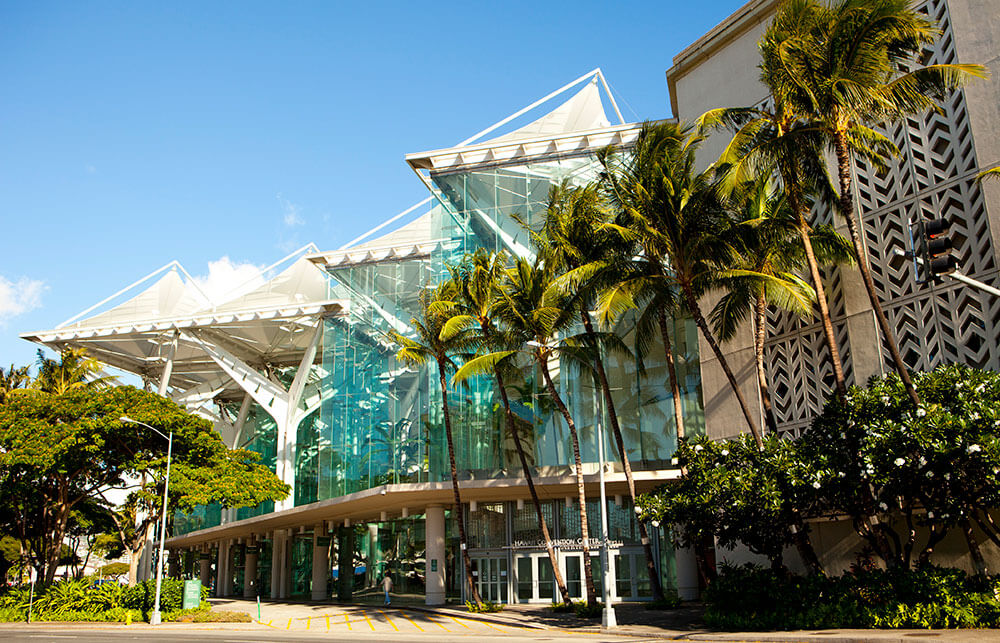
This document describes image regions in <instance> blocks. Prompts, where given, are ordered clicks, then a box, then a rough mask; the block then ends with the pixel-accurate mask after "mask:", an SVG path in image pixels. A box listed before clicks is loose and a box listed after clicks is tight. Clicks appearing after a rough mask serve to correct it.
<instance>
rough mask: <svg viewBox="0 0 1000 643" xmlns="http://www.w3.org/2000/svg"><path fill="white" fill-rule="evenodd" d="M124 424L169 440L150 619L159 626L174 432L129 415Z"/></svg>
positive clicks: (123, 418) (125, 417)
mask: <svg viewBox="0 0 1000 643" xmlns="http://www.w3.org/2000/svg"><path fill="white" fill-rule="evenodd" d="M121 421H122V422H128V423H130V424H138V425H139V426H144V427H146V428H147V429H149V430H151V431H155V432H156V433H158V434H160V435H161V436H162V437H164V438H166V439H167V475H166V477H165V478H164V480H163V506H162V508H161V511H162V513H163V521H162V522H161V524H160V554H159V555H158V556H157V557H156V596H155V597H154V599H153V613H152V614H151V615H150V617H149V624H150V625H159V624H160V622H161V618H160V587H161V586H162V585H163V543H164V540H166V536H167V491H168V489H169V488H170V457H171V456H172V455H173V451H174V432H173V431H171V432H170V435H163V431H160V430H159V429H157V428H155V427H152V426H149V425H148V424H146V423H145V422H140V421H139V420H133V419H132V418H130V417H128V416H127V415H123V416H122V417H121Z"/></svg>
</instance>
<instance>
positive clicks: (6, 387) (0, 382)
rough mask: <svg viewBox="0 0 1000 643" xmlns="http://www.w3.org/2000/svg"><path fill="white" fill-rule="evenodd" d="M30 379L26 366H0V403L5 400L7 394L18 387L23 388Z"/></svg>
mask: <svg viewBox="0 0 1000 643" xmlns="http://www.w3.org/2000/svg"><path fill="white" fill-rule="evenodd" d="M30 381H31V374H30V373H29V372H28V367H27V366H21V367H19V368H18V367H15V366H14V365H13V364H11V365H10V368H8V369H6V370H5V369H4V368H3V367H2V366H0V404H3V403H4V402H5V401H6V400H7V396H8V395H10V394H11V393H12V392H14V391H16V390H18V389H24V388H25V387H27V386H28V384H29V382H30Z"/></svg>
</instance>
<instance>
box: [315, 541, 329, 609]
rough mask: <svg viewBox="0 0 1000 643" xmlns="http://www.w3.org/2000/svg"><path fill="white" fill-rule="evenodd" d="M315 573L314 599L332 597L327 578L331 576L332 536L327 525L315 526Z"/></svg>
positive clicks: (322, 599) (319, 599)
mask: <svg viewBox="0 0 1000 643" xmlns="http://www.w3.org/2000/svg"><path fill="white" fill-rule="evenodd" d="M312 571H313V573H312V599H313V600H314V601H325V600H326V599H328V598H330V592H329V590H328V589H327V586H326V579H327V578H328V577H329V576H330V538H329V536H327V535H326V525H324V524H322V523H320V524H318V525H316V526H315V527H313V570H312Z"/></svg>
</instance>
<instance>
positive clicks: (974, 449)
mask: <svg viewBox="0 0 1000 643" xmlns="http://www.w3.org/2000/svg"><path fill="white" fill-rule="evenodd" d="M982 450H983V447H981V446H979V445H978V444H970V445H969V448H968V449H966V451H968V452H969V453H979V452H980V451H982Z"/></svg>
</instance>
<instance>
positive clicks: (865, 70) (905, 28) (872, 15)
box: [764, 0, 986, 405]
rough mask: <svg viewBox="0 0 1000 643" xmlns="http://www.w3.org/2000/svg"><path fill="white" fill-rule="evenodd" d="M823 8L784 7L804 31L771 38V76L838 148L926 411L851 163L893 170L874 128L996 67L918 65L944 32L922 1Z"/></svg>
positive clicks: (842, 182)
mask: <svg viewBox="0 0 1000 643" xmlns="http://www.w3.org/2000/svg"><path fill="white" fill-rule="evenodd" d="M814 4H815V2H806V1H803V0H800V1H799V2H792V3H788V4H786V5H784V6H783V7H782V10H781V13H782V14H783V16H781V17H779V20H782V22H784V23H786V24H789V25H795V27H796V28H795V29H790V30H789V31H788V32H786V33H783V34H782V38H781V39H777V38H776V39H773V40H771V41H768V43H767V46H768V47H770V48H773V49H774V52H773V53H772V54H770V55H767V56H765V57H764V60H765V64H766V65H773V68H771V69H768V70H766V72H765V73H770V74H774V75H783V76H785V78H784V80H783V82H784V83H786V84H787V85H789V86H791V87H793V88H794V90H793V91H792V92H790V94H789V95H790V97H791V98H792V100H793V101H794V102H795V105H796V109H797V111H798V112H799V113H800V114H802V115H803V116H804V117H805V118H806V119H807V120H808V121H809V122H810V123H811V124H812V125H813V126H814V127H816V128H818V129H819V130H820V131H822V132H823V133H824V134H825V135H826V136H828V137H829V138H830V140H831V141H832V142H833V148H834V151H835V153H836V158H837V176H838V180H839V191H840V192H839V196H838V200H837V205H838V209H839V211H840V214H841V215H842V216H843V217H844V219H845V220H846V221H847V229H848V231H849V233H850V237H851V243H852V244H853V246H854V259H855V261H856V262H857V266H858V270H859V271H860V272H861V277H862V281H863V283H864V285H865V291H866V292H867V293H868V300H869V301H870V302H871V306H872V310H873V311H874V312H875V319H876V320H877V322H878V325H879V330H880V331H881V333H882V337H883V339H884V340H885V344H886V347H887V348H888V349H889V353H890V354H891V355H892V360H893V364H894V365H895V368H896V372H897V373H898V374H899V377H900V379H902V381H903V385H904V386H905V387H906V391H907V393H908V394H909V396H910V399H911V400H913V403H914V404H915V405H917V404H919V403H920V397H919V396H918V395H917V390H916V388H915V387H914V386H913V382H912V380H911V379H910V374H909V371H908V370H907V367H906V364H905V363H904V362H903V358H902V356H901V355H900V353H899V347H898V344H897V342H896V337H895V334H894V333H893V331H892V328H890V326H889V322H888V320H887V319H886V316H885V312H884V311H883V310H882V303H881V302H880V301H879V298H878V292H877V291H876V289H875V282H874V281H873V279H872V276H871V270H870V269H869V266H868V258H867V253H866V251H865V247H864V244H863V242H862V240H861V233H860V230H859V226H858V220H857V216H856V214H855V211H854V196H853V191H852V184H851V182H852V179H851V157H852V155H854V154H857V155H860V156H862V157H865V158H867V159H869V160H873V161H875V163H876V164H877V165H881V166H884V165H885V163H884V158H885V156H887V155H888V154H896V153H898V150H897V149H896V148H895V146H894V145H893V144H892V143H891V142H890V141H889V140H888V139H887V138H886V137H884V136H883V135H881V134H879V133H877V132H876V131H875V130H873V129H871V128H870V127H869V125H870V124H872V123H882V122H885V121H895V120H900V119H902V118H904V117H906V116H907V115H910V114H918V113H922V112H925V111H927V110H928V109H932V108H936V107H937V99H939V98H943V97H944V96H945V95H946V94H947V93H949V92H951V91H954V90H956V89H958V88H959V87H961V86H962V84H963V83H964V82H965V81H966V80H968V79H969V78H971V77H973V76H977V77H984V76H985V75H986V70H985V68H984V67H983V66H981V65H965V64H962V65H928V66H919V65H918V64H917V63H916V61H917V59H918V58H919V56H920V55H921V53H922V51H923V49H924V48H925V47H927V46H928V45H931V44H933V42H934V41H935V39H936V37H937V35H938V33H939V32H938V30H937V29H936V28H935V26H934V23H933V21H931V20H930V19H929V18H927V16H925V15H923V14H921V13H920V12H918V11H917V10H916V3H915V2H913V1H912V0H840V1H839V2H837V3H836V4H835V5H834V6H833V7H831V8H829V9H826V8H824V7H816V6H812V5H814ZM915 65H916V66H915ZM903 69H908V70H909V71H905V72H903V71H901V70H903Z"/></svg>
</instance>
